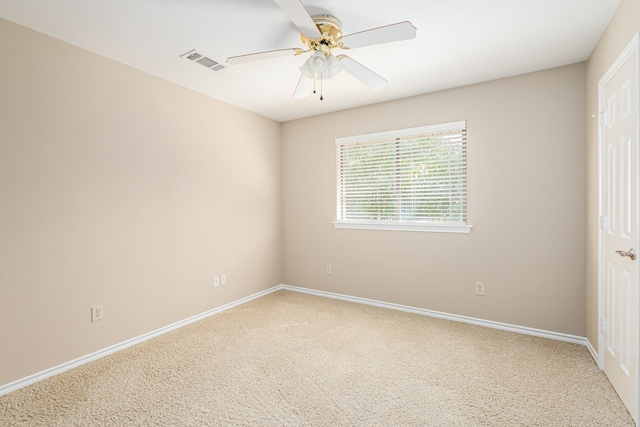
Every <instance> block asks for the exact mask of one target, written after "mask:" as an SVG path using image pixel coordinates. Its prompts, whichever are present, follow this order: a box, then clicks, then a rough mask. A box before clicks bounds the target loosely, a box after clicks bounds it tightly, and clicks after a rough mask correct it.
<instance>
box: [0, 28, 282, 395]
mask: <svg viewBox="0 0 640 427" xmlns="http://www.w3.org/2000/svg"><path fill="white" fill-rule="evenodd" d="M0 56H1V57H2V58H3V59H2V60H1V61H0V100H1V102H0V198H1V201H2V202H1V204H0V385H4V384H7V383H9V382H11V381H13V380H16V379H20V378H23V377H25V376H27V375H30V374H33V373H36V372H39V371H41V370H43V369H46V368H49V367H52V366H56V365H58V364H60V363H63V362H67V361H69V360H71V359H74V358H77V357H80V356H84V355H86V354H89V353H91V352H94V351H96V350H100V349H103V348H105V347H108V346H110V345H113V344H116V343H119V342H122V341H124V340H127V339H130V338H132V337H136V336H139V335H141V334H143V333H146V332H149V331H152V330H154V329H157V328H160V327H163V326H166V325H168V324H171V323H174V322H176V321H180V320H183V319H186V318H188V317H190V316H193V315H197V314H200V313H203V312H205V311H207V310H210V309H212V308H215V307H218V306H221V305H223V304H225V303H228V302H230V301H235V300H237V299H240V298H242V297H245V296H248V295H251V294H253V293H256V292H259V291H261V290H264V289H267V288H269V287H272V286H275V285H278V284H280V283H281V282H282V276H281V265H282V261H281V249H280V248H281V212H280V211H281V187H280V184H281V125H280V124H279V123H276V122H274V121H271V120H268V119H265V118H262V117H260V116H257V115H254V114H251V113H248V112H246V111H243V110H240V109H238V108H235V107H231V106H229V105H226V104H224V103H221V102H218V101H215V100H212V99H210V98H208V97H205V96H202V95H199V94H196V93H194V92H191V91H188V90H186V89H183V88H180V87H178V86H176V85H174V84H171V83H168V82H166V81H163V80H160V79H157V78H155V77H152V76H149V75H147V74H144V73H142V72H139V71H136V70H134V69H131V68H128V67H126V66H123V65H121V64H118V63H116V62H113V61H110V60H108V59H105V58H102V57H99V56H97V55H94V54H91V53H89V52H86V51H83V50H80V49H78V48H75V47H71V46H69V45H67V44H64V43H62V42H59V41H56V40H54V39H52V38H49V37H46V36H43V35H41V34H38V33H35V32H33V31H31V30H28V29H25V28H23V27H19V26H17V25H14V24H12V23H9V22H7V21H3V20H0ZM212 78H215V77H212ZM220 273H227V274H228V278H229V284H228V285H226V286H225V287H220V288H217V289H215V290H214V289H213V286H212V279H213V276H214V275H216V274H220ZM98 304H103V305H104V314H105V319H104V320H103V321H101V322H96V323H91V322H90V306H92V305H98Z"/></svg>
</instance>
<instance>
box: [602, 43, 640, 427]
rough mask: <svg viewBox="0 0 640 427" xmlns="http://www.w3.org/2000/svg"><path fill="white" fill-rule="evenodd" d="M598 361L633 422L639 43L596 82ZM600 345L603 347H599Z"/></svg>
mask: <svg viewBox="0 0 640 427" xmlns="http://www.w3.org/2000/svg"><path fill="white" fill-rule="evenodd" d="M599 96H600V99H599V101H600V106H601V108H600V111H601V115H602V117H601V122H600V123H601V134H600V135H601V156H602V158H601V161H602V164H601V166H602V175H601V179H602V182H601V212H602V217H601V218H602V219H601V220H602V223H603V224H602V225H603V227H602V228H603V230H602V238H601V248H602V255H601V257H602V259H601V264H600V265H601V267H602V272H601V291H602V292H601V297H602V305H601V308H602V311H601V314H600V316H601V317H600V318H601V325H600V327H601V332H602V338H603V339H602V340H601V348H604V355H602V353H601V355H602V358H601V362H602V363H603V365H604V366H603V368H604V372H605V374H606V375H607V377H608V378H609V380H610V381H611V384H612V385H613V386H614V388H615V389H616V391H617V392H618V395H619V396H620V398H621V399H622V401H623V402H624V404H625V405H626V407H627V409H628V410H629V412H630V413H631V415H632V416H633V418H634V420H636V422H637V420H638V308H639V304H638V301H639V299H638V298H639V294H638V283H639V282H638V277H639V276H638V265H639V263H640V260H639V259H638V258H636V252H637V251H639V249H640V248H639V247H638V177H639V176H638V175H639V174H638V166H639V165H638V122H639V120H638V43H637V38H636V39H634V43H632V44H631V45H630V48H628V49H627V50H625V52H624V53H623V55H622V56H621V57H620V58H619V59H618V61H617V62H616V64H614V66H613V67H612V68H611V70H610V71H609V72H608V73H607V75H605V77H603V79H602V80H601V81H600V94H599ZM603 343H604V346H602V344H603Z"/></svg>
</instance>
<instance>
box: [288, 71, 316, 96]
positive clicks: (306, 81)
mask: <svg viewBox="0 0 640 427" xmlns="http://www.w3.org/2000/svg"><path fill="white" fill-rule="evenodd" d="M312 86H313V80H311V79H310V78H309V77H306V76H305V75H304V74H301V75H300V80H298V85H297V86H296V90H295V91H294V92H293V97H294V98H296V99H302V98H306V97H307V96H309V92H311V87H312Z"/></svg>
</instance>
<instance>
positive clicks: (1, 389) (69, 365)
mask: <svg viewBox="0 0 640 427" xmlns="http://www.w3.org/2000/svg"><path fill="white" fill-rule="evenodd" d="M280 289H282V285H278V286H275V287H273V288H270V289H267V290H265V291H262V292H258V293H256V294H253V295H249V296H248V297H245V298H242V299H239V300H237V301H233V302H230V303H229V304H225V305H223V306H220V307H217V308H214V309H212V310H209V311H206V312H204V313H201V314H198V315H195V316H193V317H189V318H188V319H184V320H181V321H179V322H176V323H173V324H171V325H168V326H165V327H163V328H160V329H156V330H155V331H151V332H149V333H146V334H143V335H140V336H138V337H135V338H131V339H129V340H127V341H123V342H121V343H118V344H115V345H112V346H111V347H107V348H104V349H102V350H98V351H96V352H94V353H91V354H87V355H86V356H82V357H79V358H77V359H74V360H71V361H69V362H66V363H63V364H61V365H58V366H54V367H53V368H49V369H46V370H44V371H41V372H37V373H35V374H33V375H29V376H28V377H25V378H22V379H19V380H16V381H13V382H10V383H8V384H5V385H2V386H0V396H2V395H4V394H7V393H11V392H12V391H15V390H18V389H20V388H23V387H26V386H28V385H31V384H34V383H36V382H38V381H42V380H44V379H46V378H49V377H52V376H54V375H57V374H60V373H62V372H65V371H68V370H69V369H73V368H77V367H78V366H82V365H84V364H85V363H89V362H93V361H94V360H98V359H100V358H102V357H105V356H108V355H110V354H113V353H115V352H118V351H120V350H124V349H125V348H128V347H131V346H134V345H136V344H140V343H141V342H144V341H147V340H150V339H152V338H155V337H157V336H159V335H162V334H166V333H167V332H169V331H173V330H174V329H178V328H181V327H183V326H186V325H189V324H191V323H194V322H197V321H199V320H202V319H206V318H207V317H210V316H213V315H214V314H218V313H222V312H223V311H227V310H230V309H232V308H234V307H236V306H238V305H241V304H244V303H247V302H249V301H251V300H254V299H256V298H260V297H263V296H265V295H268V294H270V293H273V292H275V291H278V290H280Z"/></svg>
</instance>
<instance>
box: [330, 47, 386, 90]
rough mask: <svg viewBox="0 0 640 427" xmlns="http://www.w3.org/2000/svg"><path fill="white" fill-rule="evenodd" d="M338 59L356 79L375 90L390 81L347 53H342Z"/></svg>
mask: <svg viewBox="0 0 640 427" xmlns="http://www.w3.org/2000/svg"><path fill="white" fill-rule="evenodd" d="M338 59H340V60H341V62H342V64H343V66H344V70H345V71H346V72H347V73H349V74H351V75H352V76H353V77H355V78H356V79H358V80H360V81H361V82H362V83H364V84H366V85H367V86H369V87H370V88H371V89H373V90H380V89H382V88H384V87H385V86H386V85H387V83H389V82H388V81H386V80H385V79H383V78H382V77H380V76H379V75H377V74H376V73H374V72H373V71H371V70H370V69H368V68H367V67H365V66H364V65H362V64H361V63H359V62H358V61H356V60H354V59H351V58H349V57H348V56H346V55H340V57H338Z"/></svg>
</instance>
